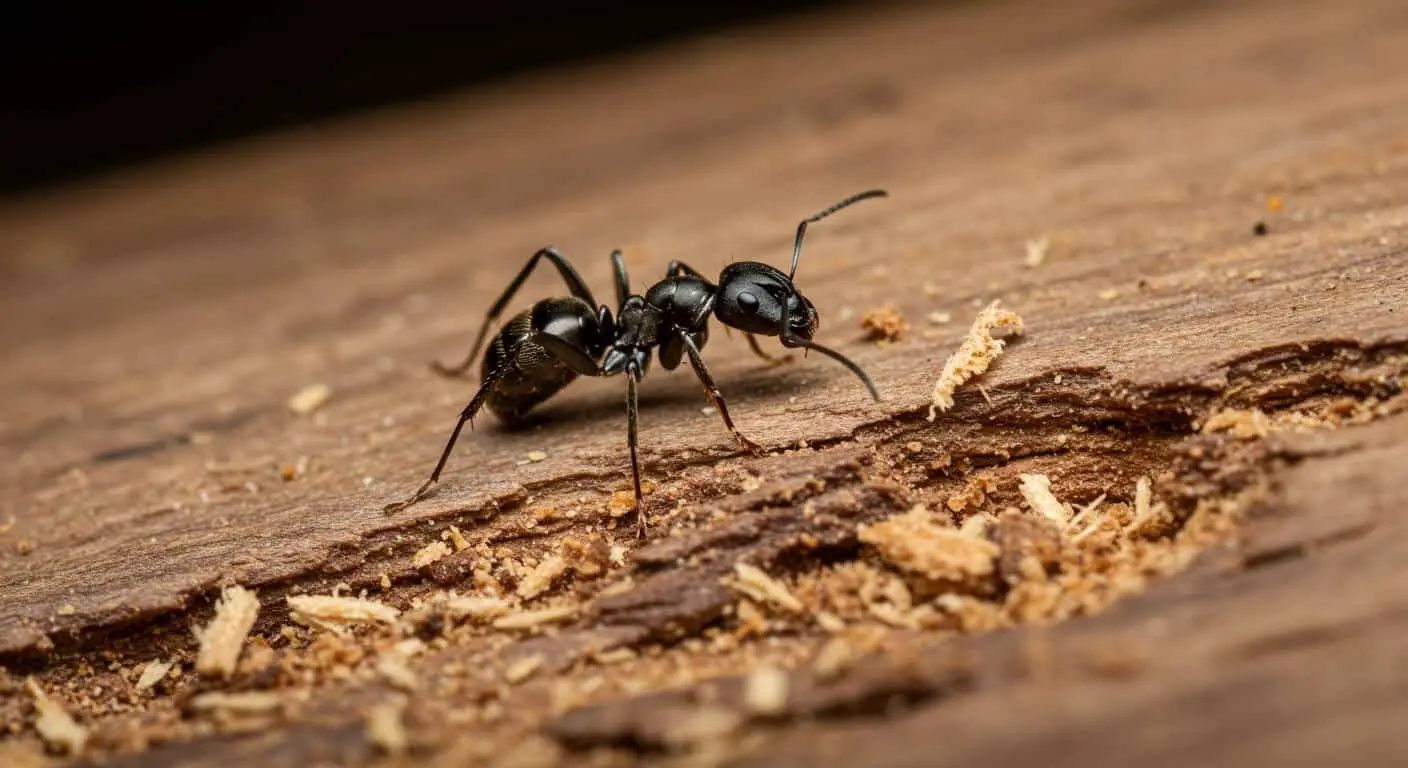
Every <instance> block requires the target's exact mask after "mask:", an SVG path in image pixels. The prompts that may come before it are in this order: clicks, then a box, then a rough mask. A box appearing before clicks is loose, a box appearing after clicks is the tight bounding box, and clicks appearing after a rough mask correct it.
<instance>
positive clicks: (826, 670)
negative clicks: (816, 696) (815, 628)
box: [812, 637, 856, 680]
mask: <svg viewBox="0 0 1408 768" xmlns="http://www.w3.org/2000/svg"><path fill="white" fill-rule="evenodd" d="M855 658H856V651H855V649H854V648H853V647H851V643H850V641H848V640H847V639H846V638H844V637H833V638H831V639H830V640H827V641H826V643H825V644H824V645H822V646H821V648H820V649H819V650H818V651H817V652H816V656H815V657H813V658H812V670H813V671H815V672H816V674H817V677H820V678H821V679H822V680H832V679H835V678H837V677H839V676H840V675H841V673H842V672H845V671H846V669H847V668H848V667H850V665H851V664H852V663H853V662H854V661H855Z"/></svg>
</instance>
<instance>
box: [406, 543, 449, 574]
mask: <svg viewBox="0 0 1408 768" xmlns="http://www.w3.org/2000/svg"><path fill="white" fill-rule="evenodd" d="M448 554H450V545H449V544H446V543H445V542H443V541H432V542H430V543H429V544H426V545H425V546H424V547H421V548H420V549H419V550H417V551H416V553H415V554H414V555H412V556H411V566H412V567H414V568H427V567H429V566H431V565H433V564H435V563H437V562H439V561H440V559H441V558H443V557H445V556H446V555H448Z"/></svg>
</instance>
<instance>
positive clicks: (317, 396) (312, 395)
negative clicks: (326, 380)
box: [288, 383, 332, 416]
mask: <svg viewBox="0 0 1408 768" xmlns="http://www.w3.org/2000/svg"><path fill="white" fill-rule="evenodd" d="M331 397H332V387H330V386H328V385H327V384H323V383H317V384H309V385H308V386H306V387H304V388H303V389H300V390H298V391H297V392H295V393H294V394H293V396H292V397H290V398H289V399H288V408H289V410H290V411H293V412H294V413H296V414H298V415H299V416H307V415H309V414H311V413H313V412H314V411H316V410H318V409H319V408H322V407H323V405H324V404H326V403H327V401H328V399H329V398H331Z"/></svg>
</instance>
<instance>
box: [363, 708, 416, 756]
mask: <svg viewBox="0 0 1408 768" xmlns="http://www.w3.org/2000/svg"><path fill="white" fill-rule="evenodd" d="M406 703H407V702H406V699H405V697H403V696H396V697H393V698H391V699H388V700H386V701H379V702H377V703H376V704H374V705H372V708H371V709H370V710H368V711H367V730H366V734H367V741H369V742H371V743H372V744H375V745H376V746H377V748H378V749H380V750H381V751H382V752H385V753H386V754H388V755H399V754H402V753H404V752H405V751H406V747H407V745H409V744H410V737H409V736H407V735H406V723H405V714H406Z"/></svg>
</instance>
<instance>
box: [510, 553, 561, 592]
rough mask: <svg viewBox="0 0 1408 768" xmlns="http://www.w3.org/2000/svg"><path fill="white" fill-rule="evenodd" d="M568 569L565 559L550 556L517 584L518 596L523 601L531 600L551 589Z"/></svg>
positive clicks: (558, 556) (559, 556)
mask: <svg viewBox="0 0 1408 768" xmlns="http://www.w3.org/2000/svg"><path fill="white" fill-rule="evenodd" d="M569 568H570V566H569V564H568V562H567V560H566V558H564V557H562V556H561V555H550V556H548V557H547V558H544V560H543V561H542V562H541V563H538V567H536V568H534V569H533V570H532V571H530V572H529V573H528V576H527V577H525V578H524V579H523V581H520V582H519V583H518V590H517V592H518V596H519V597H520V598H522V599H524V600H532V599H533V598H535V597H537V596H538V595H541V594H543V593H544V592H547V591H548V590H549V589H552V585H553V583H554V582H556V581H557V580H558V579H559V578H561V577H562V575H563V574H565V573H567V571H568V569H569Z"/></svg>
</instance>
